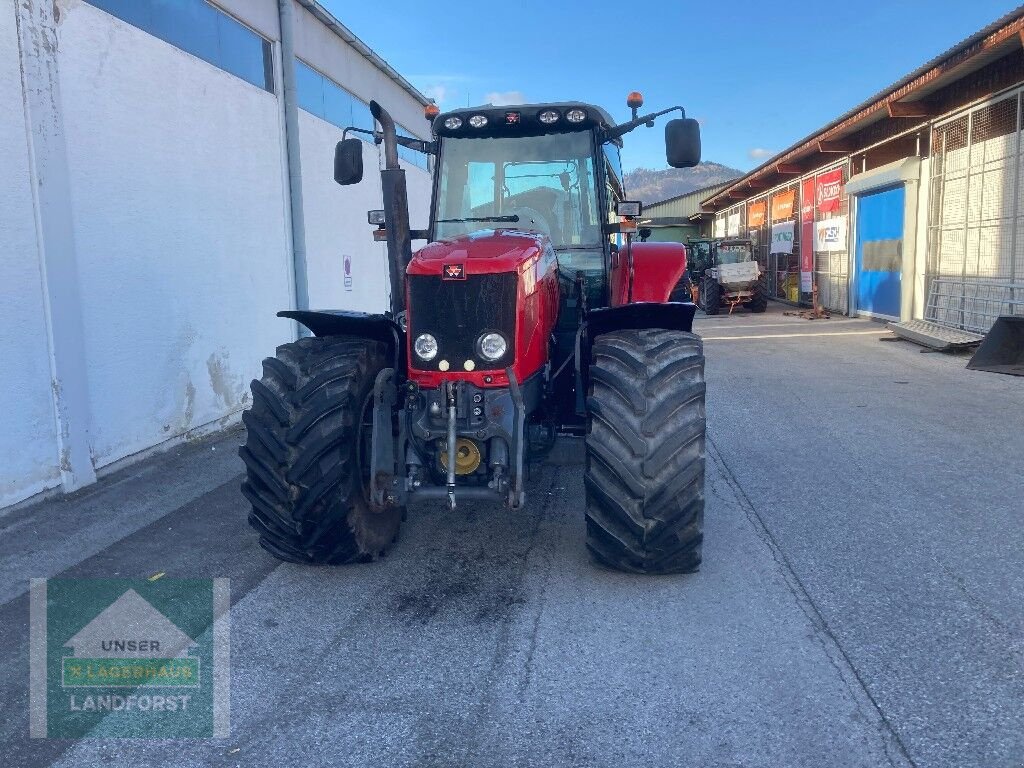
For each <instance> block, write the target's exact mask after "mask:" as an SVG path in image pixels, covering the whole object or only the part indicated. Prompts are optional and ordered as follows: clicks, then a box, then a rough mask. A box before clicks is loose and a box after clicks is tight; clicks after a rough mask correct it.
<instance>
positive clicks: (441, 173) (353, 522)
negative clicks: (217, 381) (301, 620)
mask: <svg viewBox="0 0 1024 768" xmlns="http://www.w3.org/2000/svg"><path fill="white" fill-rule="evenodd" d="M627 103H628V104H629V106H630V107H631V108H632V111H633V119H632V120H630V121H629V122H627V123H624V124H622V125H616V124H615V122H614V121H613V120H612V119H611V117H610V116H609V115H608V114H607V113H606V112H605V111H604V110H602V109H600V108H598V107H594V106H591V105H589V104H582V103H576V102H570V103H557V104H531V105H522V106H503V107H495V106H490V105H488V106H484V107H479V108H475V109H464V110H457V111H453V112H448V113H444V114H440V115H437V114H436V109H435V110H434V114H435V115H436V116H433V115H429V114H428V117H433V123H432V134H433V141H429V142H427V141H419V140H415V139H409V138H406V137H401V136H397V135H396V132H395V125H394V122H393V121H392V119H391V117H390V115H388V113H387V112H386V111H385V110H384V109H383V108H381V106H380V105H379V104H377V103H375V102H371V105H370V107H371V111H372V112H373V115H374V118H375V120H376V122H377V123H378V124H379V130H376V131H374V132H372V134H373V136H374V139H375V140H376V141H377V142H378V143H380V142H382V143H383V145H384V150H385V166H386V167H385V169H384V170H383V171H381V175H382V181H383V197H384V208H383V211H371V212H370V214H369V219H370V223H371V224H373V225H377V226H378V230H377V231H376V232H375V237H376V238H377V239H378V240H386V241H387V245H388V256H389V268H390V284H391V306H390V309H389V311H386V312H383V313H381V314H365V313H358V312H348V311H342V310H321V311H307V310H298V311H287V312H280V313H278V314H279V316H281V317H288V318H293V319H295V320H297V321H298V322H299V323H301V324H302V325H304V326H305V327H306V328H308V329H309V330H310V331H311V332H312V333H313V336H307V337H305V338H300V339H299V340H298V341H295V342H292V343H289V344H283V345H282V346H280V347H278V348H277V354H276V356H275V357H271V358H268V359H267V360H265V361H264V363H263V377H262V378H261V379H259V380H256V381H253V383H252V394H253V405H252V408H251V409H250V410H249V411H247V412H246V413H245V414H244V417H243V419H244V422H245V425H246V427H247V428H248V435H247V439H246V443H245V445H244V446H243V447H242V448H241V450H240V453H241V456H242V459H243V460H244V461H245V465H246V469H247V477H246V480H245V482H244V483H243V484H242V492H243V494H244V495H245V497H246V498H247V499H248V500H249V501H250V502H251V504H252V512H251V514H250V515H249V521H250V523H251V524H252V525H253V526H254V527H255V528H256V529H257V530H258V531H259V534H260V543H261V544H262V545H263V547H264V548H265V549H266V550H267V551H269V552H270V553H271V554H273V555H274V556H276V557H278V558H280V559H282V560H288V561H292V562H300V563H350V562H359V561H366V560H371V559H373V558H375V557H377V556H378V555H380V554H382V553H383V552H384V551H385V549H386V548H387V547H388V546H389V545H390V544H391V543H392V542H393V541H394V540H395V538H396V536H397V533H398V528H399V525H400V524H401V522H402V520H403V519H404V516H405V514H406V506H407V505H408V504H409V503H410V502H412V501H416V500H422V499H441V500H445V501H447V503H448V504H449V505H450V506H451V507H452V508H454V507H455V506H456V504H459V503H461V502H462V501H464V500H471V499H472V500H487V501H493V502H498V503H501V504H504V505H505V506H506V507H507V508H508V509H509V510H516V509H518V508H519V507H521V506H522V505H523V503H524V490H523V488H524V475H525V467H526V466H527V464H528V463H529V462H532V461H539V460H541V459H543V457H544V456H545V455H546V453H547V452H548V451H549V450H550V449H551V447H552V446H553V444H554V442H555V440H556V438H557V437H558V436H559V435H576V436H583V437H584V442H585V448H586V471H585V477H584V481H585V489H586V525H587V546H588V548H589V549H590V551H591V552H592V553H593V555H594V557H595V558H596V559H597V560H598V561H600V562H601V563H604V564H606V565H608V566H611V567H613V568H617V569H621V570H624V571H631V572H638V573H672V572H686V571H693V570H696V569H697V567H698V565H699V564H700V557H701V554H700V550H701V541H702V536H703V534H702V526H703V514H704V428H705V417H704V391H705V385H704V356H703V349H702V345H701V341H700V339H699V338H698V337H697V336H695V335H694V334H693V333H691V324H692V321H693V316H694V313H695V307H694V305H693V304H692V303H689V302H685V303H684V302H673V301H669V296H670V295H671V294H672V293H673V290H674V289H675V288H676V287H677V285H678V284H679V283H680V281H681V280H683V279H684V275H685V271H686V249H685V247H684V246H682V245H680V244H677V243H640V242H634V241H633V236H632V233H633V232H635V230H636V221H637V219H638V217H639V215H640V203H638V202H631V201H626V200H624V195H623V190H622V181H621V170H620V165H619V148H620V147H621V145H622V137H623V136H624V135H625V134H627V133H629V132H630V131H632V130H634V129H635V128H638V127H640V126H642V125H648V126H653V125H654V120H655V118H657V117H659V116H661V115H664V114H667V113H669V112H673V111H675V110H679V112H680V113H681V114H682V117H680V118H677V119H673V120H670V121H669V122H668V123H667V124H666V127H665V141H666V151H667V158H668V162H669V164H670V165H672V166H674V167H677V168H680V167H690V166H693V165H696V164H697V163H698V162H699V160H700V132H699V127H698V125H697V122H696V121H695V120H690V119H686V117H685V112H684V111H683V109H682V108H681V107H672V108H670V109H665V110H662V111H660V112H654V113H651V114H646V115H641V116H638V114H637V111H638V108H639V107H641V106H642V104H643V101H642V98H641V97H640V95H639V94H636V93H634V94H630V100H629V101H628V102H627ZM358 130H359V129H349V131H358ZM399 146H403V147H406V148H408V149H412V150H415V151H420V152H425V153H428V154H429V155H431V156H432V157H433V158H434V160H433V164H434V168H435V171H434V192H433V200H432V205H431V216H430V223H429V226H428V228H427V229H423V230H411V229H410V223H409V212H408V200H407V194H406V187H405V172H404V171H403V170H402V169H401V168H400V166H399V163H398V147H399ZM334 171H335V180H336V181H337V182H338V183H340V184H355V183H358V182H359V181H360V180H361V179H362V175H363V168H362V142H361V140H360V139H358V138H354V137H353V138H348V137H347V133H346V137H345V138H343V140H342V141H341V142H339V144H338V147H337V152H336V155H335V168H334ZM414 239H425V240H427V241H429V245H427V246H425V247H424V248H422V249H421V250H419V251H418V252H416V253H415V254H413V253H412V247H411V242H412V240H414Z"/></svg>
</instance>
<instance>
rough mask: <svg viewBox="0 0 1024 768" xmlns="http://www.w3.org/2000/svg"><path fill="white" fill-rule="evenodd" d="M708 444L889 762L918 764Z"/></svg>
mask: <svg viewBox="0 0 1024 768" xmlns="http://www.w3.org/2000/svg"><path fill="white" fill-rule="evenodd" d="M707 444H708V448H709V450H708V456H709V457H710V458H711V460H712V461H713V462H714V463H715V464H716V465H717V467H718V468H719V470H720V471H721V473H722V477H723V478H724V479H725V481H726V483H727V484H728V485H729V486H730V488H732V490H733V493H734V494H735V496H736V502H737V503H738V504H739V506H740V508H741V509H743V512H744V514H745V515H746V517H747V519H748V520H749V521H750V523H751V525H752V526H753V527H754V532H755V534H756V535H757V537H758V539H760V540H761V542H762V543H763V544H764V545H765V547H766V548H767V549H768V551H769V552H770V554H771V556H772V559H773V560H774V561H775V562H776V564H777V565H778V566H779V569H780V571H781V573H782V576H783V579H784V580H785V582H786V586H787V587H788V589H789V591H790V592H791V593H792V595H793V597H794V598H795V599H796V602H797V604H798V605H799V606H800V609H801V610H802V611H803V612H804V614H805V615H806V616H807V618H808V620H809V621H810V622H811V625H812V626H813V627H814V634H815V636H816V637H817V638H818V640H819V642H820V643H821V646H822V648H823V650H824V651H825V655H826V657H827V658H828V660H829V663H831V664H832V666H833V667H834V668H835V669H836V672H837V673H838V674H839V676H840V678H841V679H842V681H843V683H844V684H845V685H846V687H847V689H848V690H849V691H850V693H851V695H852V696H853V697H854V700H855V702H856V703H857V708H858V710H860V711H861V713H862V714H865V715H869V716H870V714H873V715H874V717H875V719H876V720H877V729H878V732H879V736H880V737H881V739H882V745H883V748H884V749H885V754H886V757H888V758H889V764H890V765H892V766H894V768H895V767H896V766H901V765H907V766H911V767H912V768H916V766H917V763H915V762H914V759H913V758H912V757H911V756H910V753H909V751H908V750H907V746H906V745H905V744H904V743H903V739H901V738H900V735H899V734H898V733H897V732H896V729H895V728H893V726H892V723H890V722H889V718H888V717H887V716H886V714H885V712H883V711H882V708H881V706H880V705H879V704H878V702H877V701H876V700H875V697H874V696H873V695H872V693H871V691H870V690H869V689H868V687H867V684H866V683H865V682H864V679H863V677H862V676H861V674H860V672H859V671H858V670H857V667H856V666H855V665H854V663H853V660H852V659H851V658H850V657H849V656H848V655H847V653H846V651H845V649H844V648H843V646H842V644H840V642H839V639H838V638H837V637H836V636H835V633H834V632H833V631H832V629H831V627H829V625H828V622H827V621H826V620H825V617H824V615H822V613H821V611H820V610H819V609H818V606H817V605H816V604H815V602H814V600H813V598H812V597H811V595H810V593H809V592H808V591H807V588H806V587H805V586H804V584H803V582H802V581H801V579H800V577H799V576H798V575H797V574H796V571H795V570H794V569H793V565H792V563H791V562H790V561H789V558H788V557H787V556H786V554H785V552H783V550H782V547H781V546H780V545H779V542H778V541H777V540H776V539H775V536H774V535H772V532H771V531H770V530H769V528H768V525H767V524H766V523H765V521H764V518H763V517H762V516H761V514H760V513H759V512H758V511H757V508H756V507H755V506H754V503H753V501H751V499H750V497H749V496H748V495H747V493H746V491H745V490H744V489H743V486H742V485H740V482H739V480H738V479H737V477H736V475H735V474H734V473H733V471H732V469H731V468H730V467H729V465H728V462H726V460H725V457H724V456H723V455H722V452H721V450H720V449H719V448H718V446H717V445H716V444H715V442H714V440H712V438H711V436H710V435H708V436H707Z"/></svg>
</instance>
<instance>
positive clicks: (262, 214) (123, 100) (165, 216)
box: [60, 3, 292, 467]
mask: <svg viewBox="0 0 1024 768" xmlns="http://www.w3.org/2000/svg"><path fill="white" fill-rule="evenodd" d="M60 72H61V93H62V99H63V113H64V124H65V132H66V140H67V147H68V162H69V167H70V176H71V189H72V207H73V210H74V218H75V246H76V249H77V253H78V261H79V270H80V272H81V294H82V302H83V308H82V314H83V325H84V334H85V346H86V349H85V352H86V360H87V362H88V390H89V397H90V404H91V408H90V412H91V418H92V429H91V434H92V440H93V454H94V458H95V464H96V466H97V467H102V466H103V465H105V464H108V463H110V462H112V461H115V460H117V459H120V458H122V457H124V456H127V455H129V454H132V453H135V452H137V451H139V450H142V449H144V448H148V447H150V446H153V445H155V444H157V443H159V442H161V441H163V440H166V439H168V438H172V437H175V436H176V435H179V434H182V433H184V432H187V431H189V430H191V429H193V428H196V427H199V426H202V425H205V424H207V423H209V422H211V421H215V420H217V419H221V418H222V417H225V416H227V415H229V414H231V413H233V412H235V411H237V410H239V409H240V408H241V407H243V405H244V404H245V402H246V400H247V398H248V396H249V395H248V385H249V380H250V379H251V378H252V377H253V376H255V375H258V374H259V371H260V361H261V359H262V358H263V357H264V356H266V355H267V354H270V353H272V352H273V349H274V346H275V345H276V344H279V343H281V342H283V341H287V340H289V338H290V334H291V331H292V329H291V327H290V325H289V323H287V322H286V321H284V320H281V319H278V318H276V317H274V312H275V311H276V310H277V309H284V308H288V307H290V306H292V298H291V288H290V287H289V286H290V281H291V257H290V254H289V245H288V239H287V230H286V225H285V222H286V218H285V213H284V211H285V206H286V200H287V198H286V191H285V180H284V174H283V167H282V152H283V150H282V139H281V130H280V109H279V105H278V102H277V99H276V98H275V97H274V95H272V94H270V93H267V92H266V91H263V90H261V89H259V88H256V87H254V86H252V85H250V84H249V83H246V82H244V81H242V80H240V79H238V78H236V77H234V76H233V75H230V74H228V73H226V72H224V71H222V70H220V69H218V68H217V67H214V66H212V65H210V64H207V63H206V62H204V61H201V60H199V59H197V58H195V57H193V56H190V55H189V54H186V53H184V52H182V51H180V50H178V49H176V48H174V47H172V46H170V45H168V44H166V43H164V42H162V41H160V40H158V39H156V38H154V37H152V36H150V35H148V34H147V33H145V32H143V31H141V30H139V29H136V28H135V27H132V26H131V25H129V24H126V23H124V22H121V21H120V20H118V19H115V18H113V17H111V16H109V15H107V14H106V13H104V12H102V11H99V10H97V9H95V8H93V7H91V6H89V5H85V4H81V3H79V4H76V5H74V6H73V7H72V8H70V9H69V11H68V12H66V13H65V14H64V16H63V17H62V20H61V24H60Z"/></svg>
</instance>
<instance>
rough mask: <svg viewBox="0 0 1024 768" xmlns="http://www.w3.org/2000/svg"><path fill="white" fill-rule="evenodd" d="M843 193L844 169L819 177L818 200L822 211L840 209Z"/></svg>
mask: <svg viewBox="0 0 1024 768" xmlns="http://www.w3.org/2000/svg"><path fill="white" fill-rule="evenodd" d="M842 195H843V169H842V168H836V169H835V170H834V171H829V172H828V173H823V174H822V175H821V176H819V177H818V191H817V202H818V210H819V211H821V212H822V213H834V212H835V211H838V210H839V204H840V202H841V198H842Z"/></svg>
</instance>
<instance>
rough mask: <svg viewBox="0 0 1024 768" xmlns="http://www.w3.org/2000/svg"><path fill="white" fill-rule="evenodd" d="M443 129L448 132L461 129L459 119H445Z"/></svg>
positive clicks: (460, 119) (460, 120)
mask: <svg viewBox="0 0 1024 768" xmlns="http://www.w3.org/2000/svg"><path fill="white" fill-rule="evenodd" d="M444 127H445V128H447V129H448V130H449V131H455V130H458V129H459V128H461V127H462V118H461V117H446V118H445V119H444Z"/></svg>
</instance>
